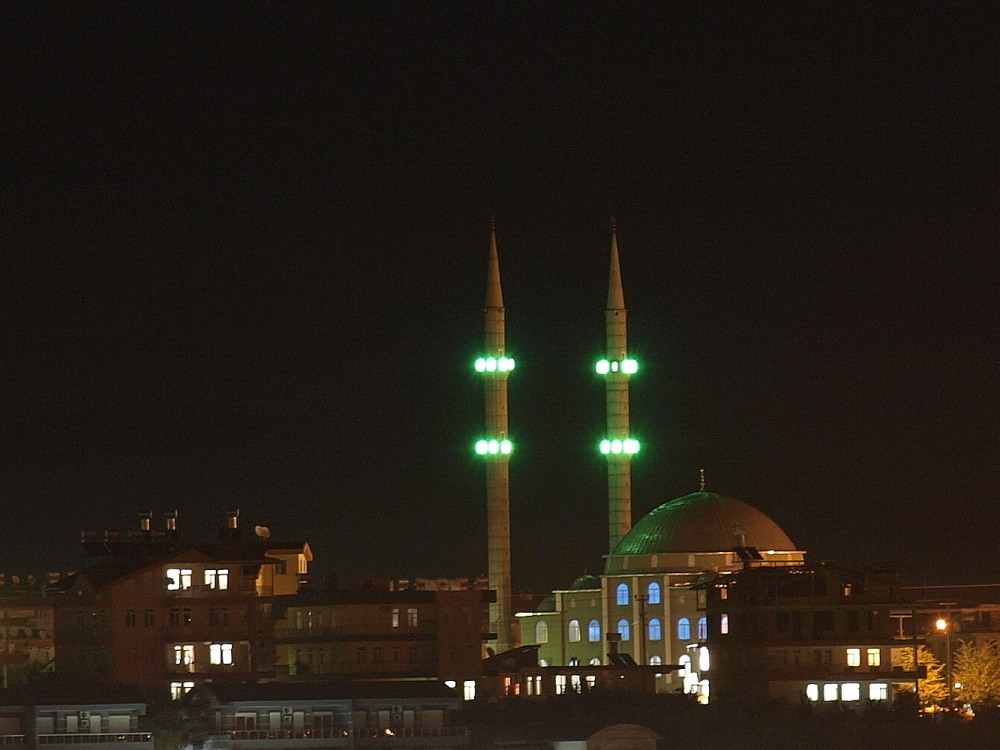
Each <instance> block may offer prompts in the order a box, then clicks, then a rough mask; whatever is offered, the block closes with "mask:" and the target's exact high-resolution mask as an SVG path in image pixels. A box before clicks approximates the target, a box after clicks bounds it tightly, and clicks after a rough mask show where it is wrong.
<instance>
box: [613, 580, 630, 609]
mask: <svg viewBox="0 0 1000 750" xmlns="http://www.w3.org/2000/svg"><path fill="white" fill-rule="evenodd" d="M615 602H616V603H617V604H619V605H621V606H626V605H628V604H629V603H630V601H629V595H628V584H627V583H619V584H618V590H617V593H616V597H615Z"/></svg>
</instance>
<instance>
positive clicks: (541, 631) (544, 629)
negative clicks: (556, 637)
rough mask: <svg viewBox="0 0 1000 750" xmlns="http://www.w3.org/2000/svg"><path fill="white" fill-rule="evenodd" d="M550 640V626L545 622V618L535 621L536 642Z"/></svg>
mask: <svg viewBox="0 0 1000 750" xmlns="http://www.w3.org/2000/svg"><path fill="white" fill-rule="evenodd" d="M548 642H549V626H548V625H547V624H546V623H545V620H539V621H538V622H536V623H535V643H548Z"/></svg>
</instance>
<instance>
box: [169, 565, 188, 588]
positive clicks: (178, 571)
mask: <svg viewBox="0 0 1000 750" xmlns="http://www.w3.org/2000/svg"><path fill="white" fill-rule="evenodd" d="M166 580H167V591H180V590H182V589H189V588H191V568H167V578H166Z"/></svg>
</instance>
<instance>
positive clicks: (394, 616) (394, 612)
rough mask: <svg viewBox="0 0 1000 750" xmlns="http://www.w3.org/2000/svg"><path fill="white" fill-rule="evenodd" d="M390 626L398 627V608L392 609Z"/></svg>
mask: <svg viewBox="0 0 1000 750" xmlns="http://www.w3.org/2000/svg"><path fill="white" fill-rule="evenodd" d="M392 626H393V627H394V628H398V627H399V610H398V609H394V610H392Z"/></svg>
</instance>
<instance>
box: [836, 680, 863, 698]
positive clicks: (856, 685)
mask: <svg viewBox="0 0 1000 750" xmlns="http://www.w3.org/2000/svg"><path fill="white" fill-rule="evenodd" d="M840 700H842V701H859V700H861V683H860V682H845V683H844V684H843V685H841V686H840Z"/></svg>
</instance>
